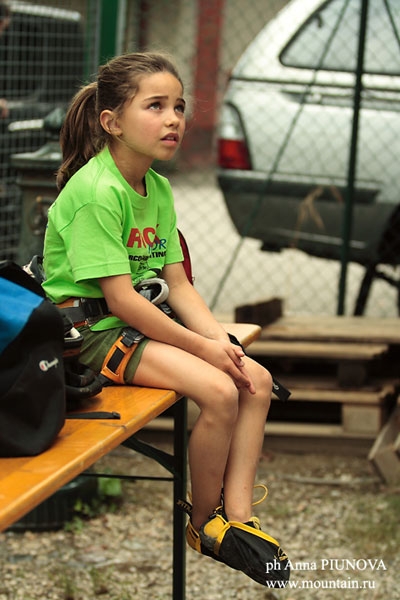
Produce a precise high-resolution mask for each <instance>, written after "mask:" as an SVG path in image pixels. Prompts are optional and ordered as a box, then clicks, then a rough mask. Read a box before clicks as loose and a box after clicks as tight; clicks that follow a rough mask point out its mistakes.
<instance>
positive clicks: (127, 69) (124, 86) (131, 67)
mask: <svg viewBox="0 0 400 600" xmlns="http://www.w3.org/2000/svg"><path fill="white" fill-rule="evenodd" d="M160 72H168V73H171V75H173V76H174V77H176V79H177V80H178V81H179V82H180V83H181V85H182V87H183V83H182V80H181V78H180V76H179V74H178V71H177V69H176V67H175V66H174V64H173V63H172V62H171V60H170V59H169V58H168V57H167V56H165V55H164V54H159V53H152V52H143V53H141V52H135V53H132V54H124V55H122V56H118V57H116V58H113V59H111V60H110V61H109V62H108V63H106V64H105V65H103V66H101V67H100V68H99V71H98V74H97V80H96V81H94V82H93V83H89V84H88V85H86V86H84V87H83V88H81V89H80V90H79V91H78V93H77V94H76V95H75V96H74V98H73V99H72V102H71V104H70V106H69V109H68V111H67V114H66V117H65V121H64V124H63V127H62V129H61V134H60V144H61V150H62V155H63V162H62V164H61V167H60V168H59V170H58V173H57V187H58V189H59V190H61V189H62V188H63V187H64V186H65V184H66V183H67V181H68V180H69V179H70V178H71V177H72V175H73V174H74V173H76V171H78V169H80V168H81V167H82V166H83V165H84V164H85V163H87V162H88V160H90V159H91V158H92V157H93V156H95V154H97V153H98V152H100V150H102V148H104V147H105V146H106V144H107V141H108V138H109V135H110V134H108V133H107V132H106V131H105V130H104V129H103V128H102V127H101V125H100V120H99V117H100V114H101V113H102V111H103V110H112V111H114V112H116V113H118V112H120V111H121V110H122V108H123V106H124V105H125V103H126V102H127V101H128V100H131V99H132V98H133V97H134V96H135V95H136V93H137V91H138V89H139V82H140V78H141V77H142V76H144V75H152V74H153V73H160Z"/></svg>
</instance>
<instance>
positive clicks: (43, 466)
mask: <svg viewBox="0 0 400 600" xmlns="http://www.w3.org/2000/svg"><path fill="white" fill-rule="evenodd" d="M128 391H129V392H130V393H129V394H127V392H128ZM177 397H178V396H177V395H176V394H175V392H171V391H168V390H150V389H147V388H135V387H133V386H132V387H131V388H125V387H122V386H121V387H120V388H117V387H110V388H106V389H104V390H103V391H102V393H101V394H99V396H97V397H95V398H94V402H93V404H92V406H91V410H108V411H111V410H115V411H117V412H119V413H120V414H121V419H120V420H115V421H114V420H112V421H111V420H98V419H95V420H78V419H72V420H71V419H67V421H66V423H65V425H64V427H63V429H62V430H61V432H60V435H59V436H58V437H57V439H56V441H55V443H54V444H53V445H52V447H51V448H49V450H47V451H46V452H43V453H42V454H40V455H39V456H33V457H27V458H25V457H24V458H10V459H7V458H3V459H1V461H0V465H1V466H0V531H2V530H4V529H5V528H7V527H8V526H9V525H11V524H12V523H13V522H14V521H16V520H18V519H19V518H21V517H22V516H23V515H24V514H26V513H27V512H29V511H30V510H32V509H33V508H34V507H35V506H37V505H38V504H40V503H41V502H42V501H43V500H45V499H46V498H48V497H49V496H50V495H51V494H52V493H54V492H55V491H56V490H57V489H59V488H60V487H62V486H63V485H65V484H66V483H68V482H69V481H71V479H73V478H74V477H76V476H77V475H79V474H80V473H82V472H83V471H85V469H87V468H88V467H89V466H91V465H92V464H93V463H95V462H96V461H97V460H98V459H99V458H101V457H102V456H104V455H105V454H107V453H109V452H110V451H111V450H113V449H114V448H116V447H117V446H119V445H120V444H121V443H122V442H124V441H125V440H126V439H127V438H129V437H130V436H131V435H133V434H135V433H136V432H137V431H139V430H140V429H141V428H142V427H143V426H144V425H145V424H146V423H148V422H149V421H151V420H152V419H153V418H155V417H156V416H158V415H159V414H161V413H162V412H164V411H165V410H166V409H167V408H169V407H170V406H172V405H173V404H174V403H175V402H176V400H177Z"/></svg>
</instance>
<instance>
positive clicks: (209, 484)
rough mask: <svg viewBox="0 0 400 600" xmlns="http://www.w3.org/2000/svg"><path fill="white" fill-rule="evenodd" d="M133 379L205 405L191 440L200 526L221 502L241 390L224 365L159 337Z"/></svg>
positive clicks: (196, 523) (194, 518)
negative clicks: (161, 340) (201, 357)
mask: <svg viewBox="0 0 400 600" xmlns="http://www.w3.org/2000/svg"><path fill="white" fill-rule="evenodd" d="M133 383H135V384H136V385H145V386H150V387H161V388H167V389H173V390H176V391H177V392H179V393H181V394H183V395H185V396H188V397H190V398H191V399H192V400H193V401H194V402H196V404H197V405H198V406H199V407H200V410H201V413H200V415H199V418H198V420H197V422H196V424H195V426H194V428H193V431H192V434H191V436H190V443H189V464H190V474H191V483H192V496H193V514H192V523H193V526H194V527H195V528H196V529H199V527H200V526H201V525H202V524H203V523H204V522H205V521H206V520H207V519H208V517H209V515H210V514H211V513H212V511H213V510H214V509H215V508H216V507H217V506H218V505H219V503H220V495H221V488H222V484H223V479H224V473H225V470H226V466H227V461H228V455H229V451H230V446H231V440H232V434H233V431H234V427H235V423H236V419H237V416H238V390H237V389H236V386H235V385H234V383H233V381H232V380H231V378H230V377H229V376H228V375H226V374H225V373H223V372H222V371H220V370H219V369H217V368H215V367H213V366H212V365H210V364H208V363H207V362H205V361H203V360H201V359H199V358H197V357H196V356H193V355H191V354H188V353H187V352H184V351H183V350H181V349H179V348H175V347H173V346H168V345H166V344H161V343H159V342H154V341H151V342H149V344H148V345H147V346H146V348H145V350H144V352H143V356H142V358H141V361H140V363H139V367H138V369H137V371H136V374H135V377H134V381H133Z"/></svg>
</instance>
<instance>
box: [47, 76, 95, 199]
mask: <svg viewBox="0 0 400 600" xmlns="http://www.w3.org/2000/svg"><path fill="white" fill-rule="evenodd" d="M96 96H97V82H93V83H90V84H89V85H86V86H85V87H83V88H81V89H80V90H79V92H77V94H76V95H75V96H74V98H73V100H72V102H71V104H70V106H69V108H68V111H67V114H66V116H65V121H64V124H63V127H62V129H61V133H60V145H61V151H62V156H63V162H62V164H61V167H60V168H59V170H58V172H57V180H56V182H57V187H58V189H59V190H61V189H62V188H63V187H64V186H65V184H66V183H67V181H68V180H69V179H70V178H71V177H72V175H73V174H74V173H76V171H78V169H80V168H81V167H82V166H83V165H84V164H86V163H87V162H88V160H90V159H91V158H92V157H93V156H94V155H95V154H97V153H98V152H99V150H101V149H102V147H103V146H104V145H105V135H104V132H103V129H102V128H101V127H100V124H99V122H98V117H97V109H96Z"/></svg>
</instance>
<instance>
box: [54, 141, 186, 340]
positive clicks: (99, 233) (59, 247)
mask: <svg viewBox="0 0 400 600" xmlns="http://www.w3.org/2000/svg"><path fill="white" fill-rule="evenodd" d="M145 183H146V196H140V194H137V193H136V192H135V191H134V190H133V189H132V188H131V186H130V185H129V184H128V183H127V181H126V180H125V179H124V178H123V176H122V175H121V173H120V172H119V170H118V168H117V167H116V165H115V163H114V160H113V158H112V156H111V154H110V152H109V150H108V148H106V149H104V150H103V151H102V152H100V153H99V154H98V155H97V156H95V157H94V158H92V159H91V160H90V161H89V162H88V163H87V164H86V165H85V166H83V167H82V168H81V169H79V171H77V173H75V175H74V176H73V177H72V178H71V179H70V180H69V181H68V183H67V185H66V186H65V187H64V189H63V190H62V191H61V192H60V194H59V196H58V197H57V199H56V201H55V202H54V204H53V205H52V206H51V208H50V210H49V215H48V226H47V231H46V236H45V245H44V270H45V274H46V281H45V283H44V284H43V287H44V289H45V292H46V294H47V296H49V298H50V299H51V300H52V301H53V302H55V303H57V304H58V303H60V302H63V301H64V300H66V299H67V298H70V297H75V298H81V297H83V298H101V297H102V296H103V294H102V291H101V288H100V285H99V282H98V278H100V277H108V276H112V275H123V274H127V273H129V274H130V275H131V278H132V284H133V285H136V284H137V283H138V282H139V281H141V280H143V279H147V278H149V277H157V276H159V275H160V272H161V270H162V268H163V266H164V265H166V264H171V263H176V262H181V261H182V260H183V255H182V250H181V246H180V242H179V235H178V231H177V228H176V214H175V209H174V202H173V196H172V191H171V187H170V185H169V182H168V180H167V179H166V178H165V177H162V176H161V175H159V174H158V173H156V172H155V171H153V170H152V169H149V171H148V172H147V173H146V176H145ZM120 325H121V321H119V320H118V319H116V318H115V317H110V318H106V319H102V321H101V322H100V323H98V324H96V325H95V326H94V327H93V329H96V330H99V329H101V330H103V329H109V328H111V327H117V326H120Z"/></svg>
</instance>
